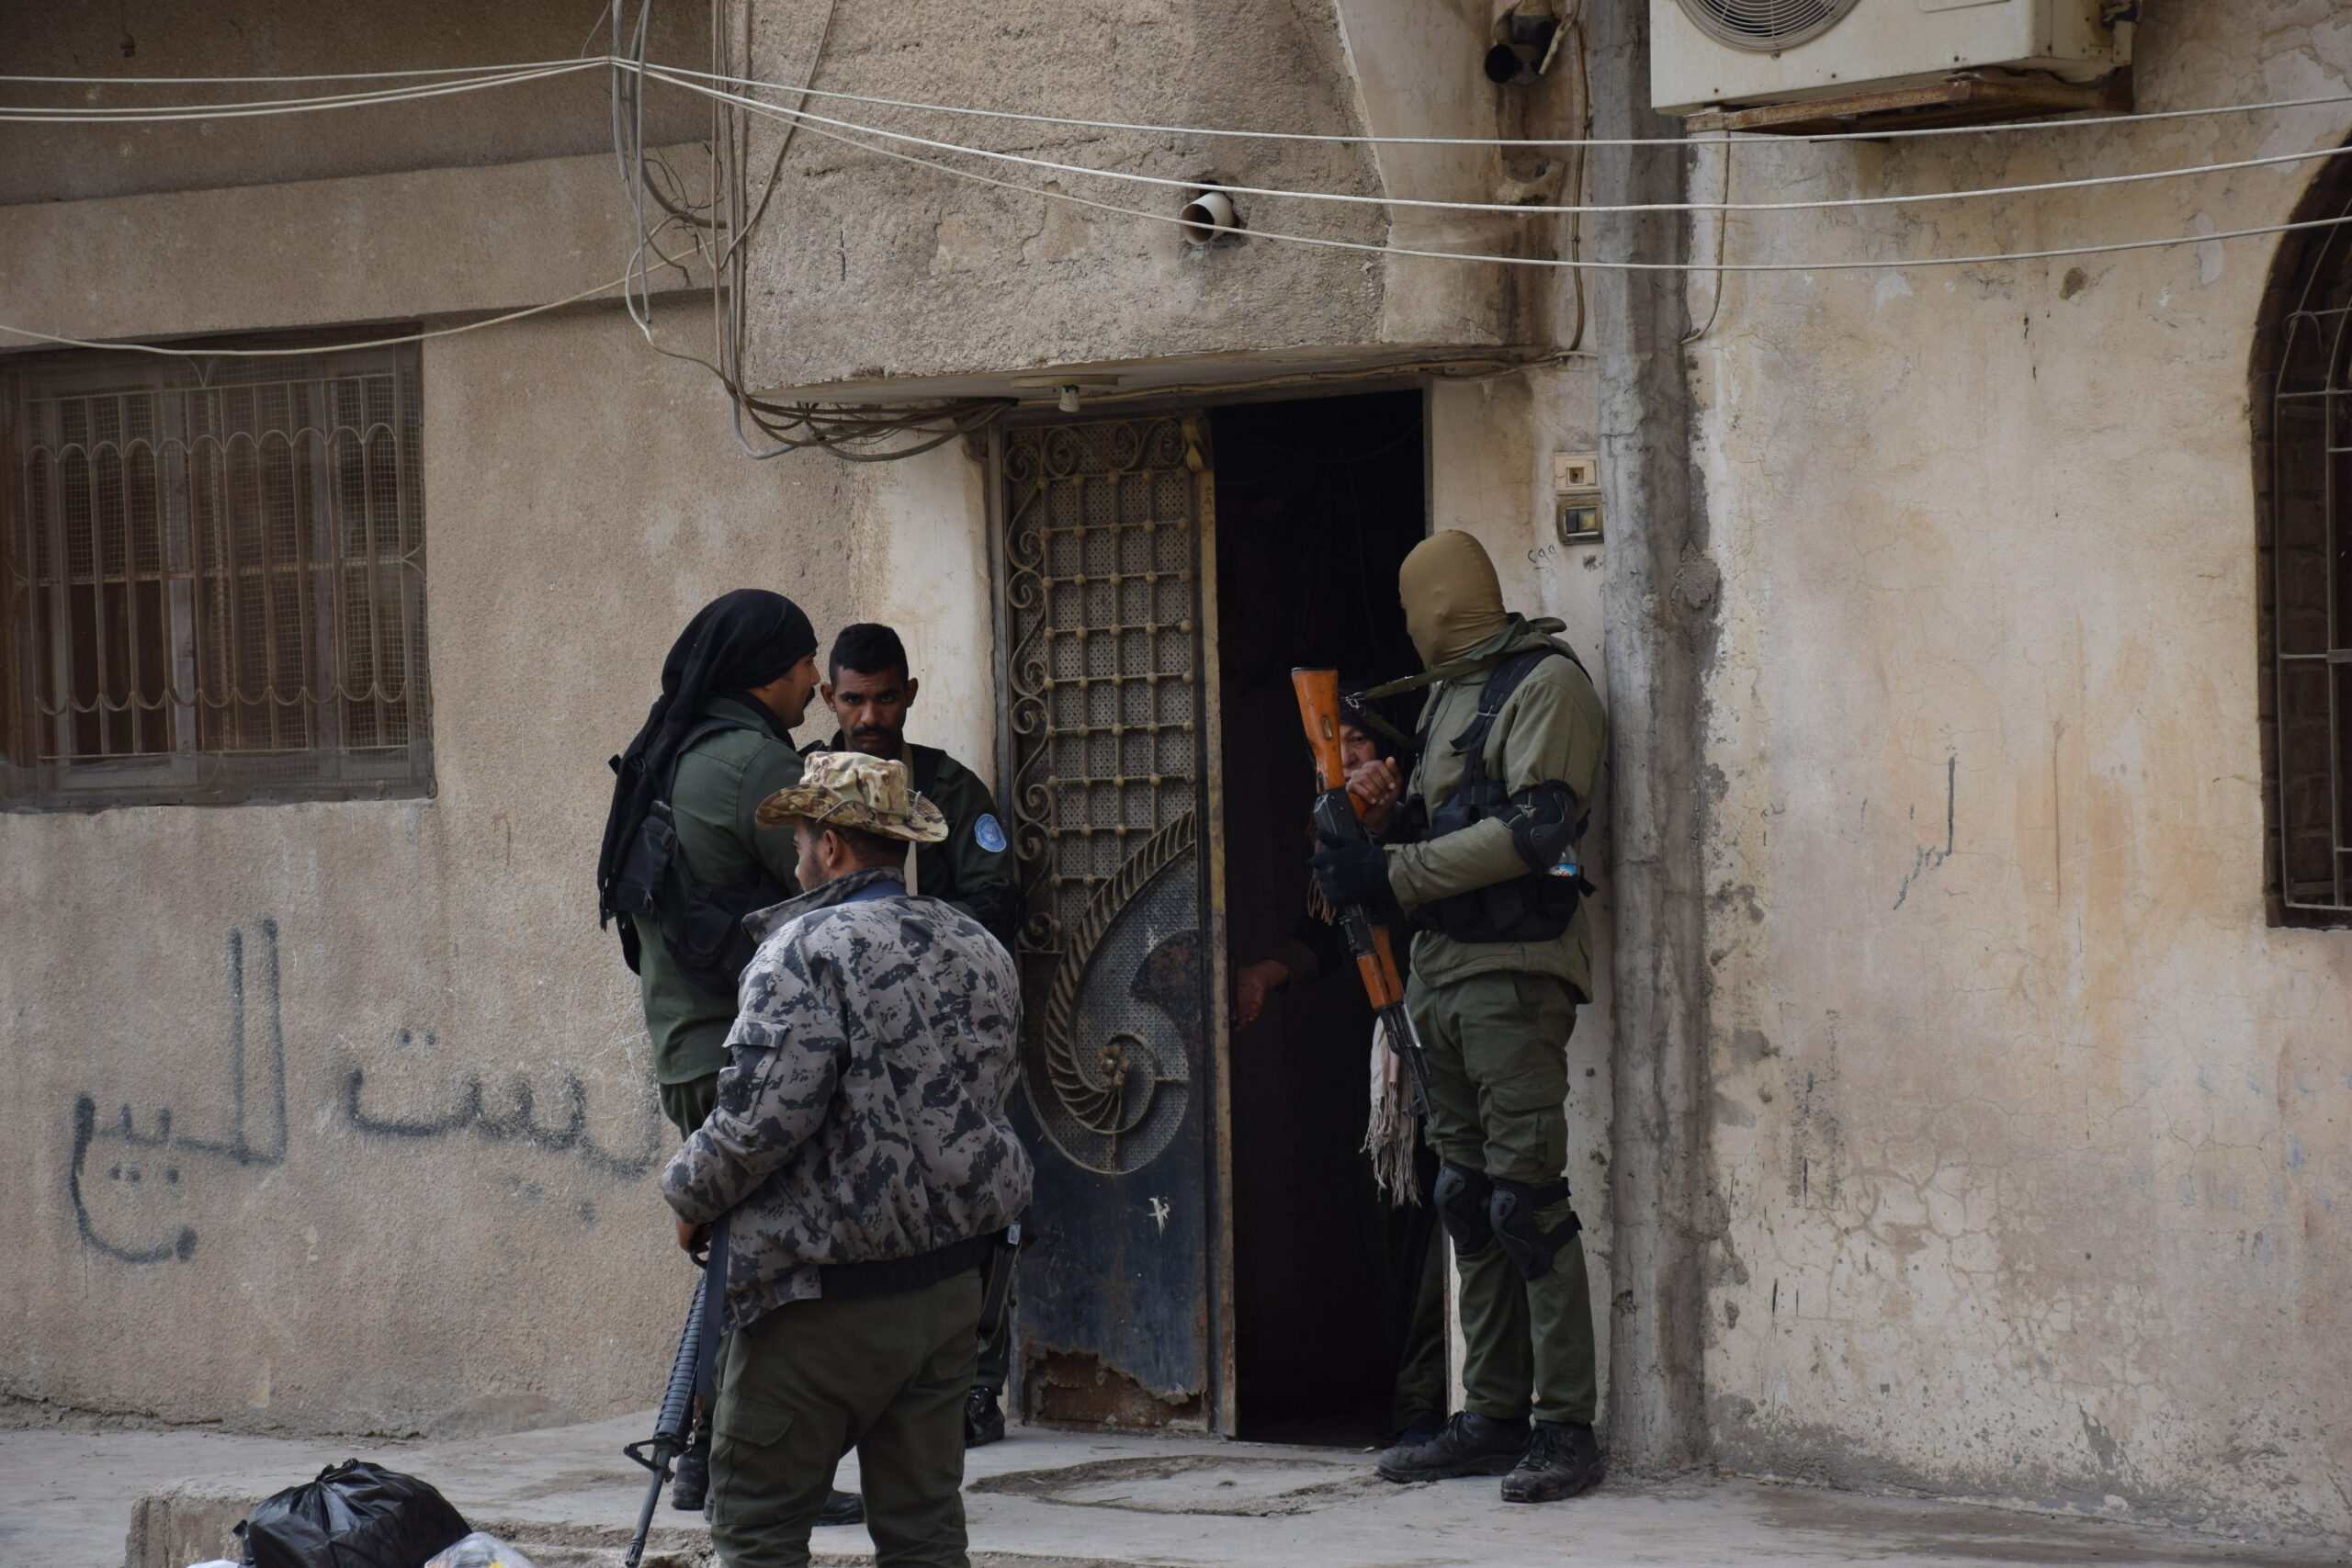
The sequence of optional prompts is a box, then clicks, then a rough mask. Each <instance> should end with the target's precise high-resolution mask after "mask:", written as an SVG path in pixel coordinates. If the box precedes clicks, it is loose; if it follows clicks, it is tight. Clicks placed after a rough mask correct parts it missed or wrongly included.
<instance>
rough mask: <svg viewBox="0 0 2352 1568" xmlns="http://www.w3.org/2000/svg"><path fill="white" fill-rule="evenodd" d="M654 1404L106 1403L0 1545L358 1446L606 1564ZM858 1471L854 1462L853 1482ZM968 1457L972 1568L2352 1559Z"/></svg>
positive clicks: (693, 1538)
mask: <svg viewBox="0 0 2352 1568" xmlns="http://www.w3.org/2000/svg"><path fill="white" fill-rule="evenodd" d="M648 1424H649V1423H648V1421H647V1419H646V1418H644V1417H632V1418H628V1419H623V1420H617V1421H606V1422H599V1423H596V1424H594V1425H590V1426H581V1427H556V1428H551V1429H548V1430H546V1431H539V1432H526V1433H519V1434H516V1435H515V1436H512V1437H504V1438H473V1439H469V1440H465V1441H452V1442H424V1443H381V1442H377V1443H362V1442H356V1441H352V1440H349V1439H344V1440H334V1441H320V1442H311V1441H301V1440H294V1439H288V1438H245V1437H236V1436H232V1435H227V1434H222V1433H217V1432H207V1431H195V1430H187V1429H176V1430H175V1429H161V1430H155V1429H146V1430H142V1429H105V1428H103V1427H94V1426H91V1425H90V1424H86V1423H84V1424H78V1425H64V1426H50V1427H19V1428H13V1429H0V1564H6V1568H124V1565H125V1564H126V1563H128V1564H129V1568H185V1565H186V1564H187V1563H188V1562H194V1561H196V1560H197V1559H198V1558H200V1557H203V1556H205V1555H206V1554H207V1553H208V1552H209V1551H216V1550H219V1543H220V1531H221V1530H222V1529H225V1527H226V1526H227V1525H228V1524H229V1523H232V1522H233V1521H234V1520H235V1519H236V1518H237V1517H240V1515H241V1514H242V1512H243V1507H244V1506H247V1505H248V1504H249V1503H250V1502H251V1501H253V1500H255V1499H257V1498H259V1497H261V1496H263V1495H266V1494H268V1493H270V1492H272V1491H275V1490H277V1489H278V1488H279V1487H282V1486H287V1485H290V1484H293V1483H296V1482H298V1481H301V1480H306V1479H308V1478H309V1477H310V1476H311V1474H313V1473H315V1472H317V1471H318V1470H319V1469H320V1468H321V1467H322V1466H323V1465H326V1464H329V1463H332V1462H334V1461H336V1460H340V1459H344V1458H347V1457H351V1456H353V1455H354V1454H358V1455H361V1456H363V1457H368V1458H377V1459H381V1460H384V1461H387V1462H390V1463H393V1464H396V1465H398V1466H399V1467H400V1468H401V1469H404V1470H409V1471H412V1472H415V1473H417V1474H420V1475H422V1476H424V1478H425V1479H427V1480H429V1481H431V1482H433V1483H435V1485H437V1486H439V1487H440V1488H442V1490H443V1491H445V1492H446V1493H447V1494H448V1495H449V1496H450V1498H451V1499H452V1500H453V1501H454V1502H456V1503H457V1504H458V1506H459V1507H460V1508H461V1509H462V1510H463V1511H464V1512H465V1513H466V1514H467V1516H468V1517H469V1518H471V1519H472V1520H473V1521H474V1522H475V1523H476V1524H478V1525H480V1526H481V1527H483V1528H485V1529H492V1530H495V1531H497V1532H499V1533H502V1534H504V1535H506V1536H507V1537H508V1538H509V1539H511V1540H517V1541H520V1542H524V1543H526V1545H527V1546H528V1548H529V1549H530V1550H531V1551H532V1555H533V1556H534V1558H535V1559H536V1561H537V1562H538V1564H539V1568H601V1565H603V1564H607V1563H616V1562H618V1561H619V1552H618V1551H617V1550H616V1547H617V1545H618V1543H619V1542H621V1541H623V1540H626V1538H627V1534H628V1527H629V1526H630V1525H631V1524H632V1523H633V1522H634V1520H635V1517H636V1508H637V1504H638V1501H639V1498H640V1497H641V1496H642V1495H643V1486H642V1479H643V1474H644V1472H641V1471H639V1470H637V1469H636V1468H635V1467H634V1466H632V1465H630V1464H629V1463H628V1462H627V1461H625V1460H623V1459H622V1458H621V1457H620V1454H619V1448H620V1445H621V1444H622V1443H623V1442H624V1441H627V1440H628V1439H630V1438H636V1437H639V1436H642V1435H643V1433H644V1430H645V1429H646V1427H647V1426H648ZM970 1473H971V1479H970V1481H969V1482H968V1483H967V1494H968V1500H969V1506H970V1516H971V1535H972V1546H973V1552H972V1556H973V1561H974V1563H975V1565H976V1568H1080V1565H1093V1564H1106V1565H1107V1564H1119V1565H1126V1564H1152V1565H1167V1568H1323V1565H1329V1568H1371V1565H1375V1564H1376V1565H1383V1568H1419V1565H1430V1568H1437V1565H1447V1568H1452V1565H1456V1564H1460V1565H1464V1568H1475V1565H1489V1564H1491V1565H1493V1568H1528V1565H1530V1564H1534V1563H1550V1562H1576V1563H1578V1564H1592V1565H1595V1568H1615V1565H1619V1564H1628V1565H1630V1564H1643V1565H1645V1568H1677V1565H1689V1568H1725V1565H1727V1564H1733V1563H1751V1562H1752V1563H1763V1564H1770V1565H1772V1568H1809V1565H1814V1564H1844V1563H1870V1564H1905V1563H1934V1564H1939V1565H1954V1568H1973V1565H1984V1568H1996V1565H1997V1568H2013V1565H2016V1564H2030V1563H2098V1564H2103V1565H2112V1568H2122V1565H2126V1564H2150V1565H2156V1564H2164V1565H2173V1564H2199V1565H2201V1564H2220V1563H2224V1562H2227V1563H2244V1564H2250V1565H2261V1568H2304V1565H2307V1564H2318V1563H2327V1562H2352V1552H2346V1553H2341V1554H2330V1553H2324V1552H2321V1553H2313V1552H2294V1551H2282V1550H2278V1549H2275V1548H2260V1547H2256V1546H2253V1545H2250V1544H2248V1543H2243V1542H2232V1541H2226V1540H2214V1539H2212V1538H2209V1537H2200V1536H2191V1535H2184V1534H2174V1533H2169V1532H2163V1531H2155V1530H2146V1529H2132V1528H2130V1527H2125V1526H2119V1525H2114V1524H2109V1523H2104V1522H2100V1521H2097V1520H2089V1519H2056V1518H2049V1517H2041V1516H2036V1515H2030V1514H2021V1513H2012V1512H2006V1511H2003V1510H1999V1509H1995V1508H1987V1507H1977V1506H1959V1505H1953V1504H1945V1503H1933V1502H1924V1501H1918V1500H1914V1499H1907V1498H1892V1497H1860V1496H1854V1495H1848V1494H1842V1493H1831V1492H1821V1491H1814V1490H1810V1489H1804V1488H1797V1487H1782V1486H1771V1485H1764V1484H1758V1483H1752V1482H1739V1481H1717V1482H1698V1481H1692V1482H1685V1483H1673V1484H1664V1485H1650V1484H1636V1483H1622V1482H1614V1483H1611V1484H1610V1485H1608V1486H1607V1487H1605V1488H1603V1489H1602V1490H1601V1491H1600V1492H1598V1493H1596V1494H1594V1495H1591V1496H1589V1497H1586V1498H1583V1499H1580V1500H1578V1501H1577V1502H1574V1503H1567V1504H1556V1505H1552V1506H1544V1507H1510V1508H1507V1507H1504V1506H1502V1505H1500V1504H1499V1503H1498V1502H1497V1501H1496V1498H1495V1483H1493V1482H1492V1481H1458V1482H1446V1483H1440V1484H1437V1485H1434V1486H1412V1487H1395V1486H1388V1485H1385V1484H1384V1483H1381V1482H1380V1481H1379V1480H1378V1479H1377V1478H1375V1477H1374V1476H1373V1475H1372V1474H1371V1472H1370V1464H1369V1461H1368V1459H1367V1458H1366V1456H1364V1455H1363V1454H1358V1453H1350V1452H1344V1451H1340V1450H1330V1449H1304V1448H1275V1447H1270V1446H1264V1445H1257V1444H1249V1443H1225V1442H1218V1441H1215V1440H1204V1439H1189V1440H1187V1439H1170V1438H1148V1437H1125V1436H1118V1437H1113V1436H1102V1435H1093V1434H1079V1433H1068V1432H1045V1431H1038V1430H1023V1429H1019V1428H1016V1429H1015V1431H1014V1434H1013V1436H1012V1438H1010V1439H1009V1440H1007V1441H1005V1442H1003V1443H999V1444H996V1445H994V1446H992V1447H990V1448H987V1449H983V1450H979V1451H978V1452H977V1453H975V1454H974V1455H973V1456H972V1464H971V1472H970ZM853 1483H854V1465H849V1466H844V1476H843V1484H845V1485H846V1484H853ZM142 1499H143V1501H142ZM134 1513H136V1514H137V1516H138V1522H137V1524H136V1525H135V1526H134V1523H133V1517H134ZM126 1540H128V1544H126ZM816 1545H817V1549H818V1552H819V1561H820V1562H831V1563H840V1564H854V1563H858V1562H870V1561H871V1548H870V1546H869V1545H868V1543H867V1541H866V1539H865V1531H863V1530H862V1529H834V1530H820V1531H819V1532H818V1539H817V1542H816ZM655 1547H656V1553H655V1556H654V1557H653V1558H651V1559H650V1560H649V1568H659V1565H661V1564H667V1565H668V1568H690V1565H691V1564H694V1563H695V1562H699V1561H702V1560H703V1559H704V1557H705V1554H706V1553H707V1540H706V1538H705V1537H703V1535H702V1534H701V1532H700V1531H699V1530H698V1529H695V1528H693V1523H692V1521H689V1520H687V1519H686V1518H685V1517H684V1516H682V1515H678V1514H674V1513H671V1512H670V1511H669V1510H668V1509H667V1508H666V1506H665V1508H664V1509H663V1511H662V1529H661V1532H660V1534H659V1535H658V1536H657V1537H656V1540H655Z"/></svg>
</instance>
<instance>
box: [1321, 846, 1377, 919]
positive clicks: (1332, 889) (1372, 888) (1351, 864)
mask: <svg viewBox="0 0 2352 1568" xmlns="http://www.w3.org/2000/svg"><path fill="white" fill-rule="evenodd" d="M1315 880H1316V881H1317V882H1319V883H1321V884H1322V885H1323V897H1326V898H1329V900H1331V902H1332V903H1334V904H1338V905H1342V906H1344V905H1348V904H1376V903H1379V902H1380V901H1381V900H1382V899H1384V898H1386V897H1388V856H1387V854H1386V853H1385V852H1384V851H1383V850H1382V849H1381V847H1380V846H1379V845H1378V844H1375V843H1372V842H1369V841H1368V840H1361V839H1360V840H1356V841H1355V842H1354V843H1351V844H1340V845H1336V846H1332V845H1327V846H1325V847H1324V848H1322V849H1319V850H1317V851H1316V852H1315Z"/></svg>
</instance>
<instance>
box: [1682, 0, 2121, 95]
mask: <svg viewBox="0 0 2352 1568" xmlns="http://www.w3.org/2000/svg"><path fill="white" fill-rule="evenodd" d="M2124 9H2125V8H2124V7H2121V6H2116V5H2115V4H2114V3H2113V0H2106V3H2105V4H2102V0H1650V102H1651V103H1652V104H1653V105H1655V106H1656V107H1657V108H1659V109H1661V110H1663V111H1665V112H1666V113H1668V114H1685V115H1687V114H1692V113H1696V112H1698V111H1700V110H1702V109H1711V108H1719V107H1743V106H1753V105H1760V104H1779V103H1791V102H1797V101H1802V100H1808V99H1815V98H1833V97H1834V98H1843V97H1852V96H1860V95H1862V94H1867V93H1874V92H1883V91H1886V90H1889V89H1893V88H1899V87H1914V86H1921V85H1928V84H1932V83H1936V82H1941V81H1944V80H1946V79H1948V78H1950V77H1951V76H1953V75H1955V74H1957V73H1963V72H1980V71H2002V72H2041V73H2048V74H2049V75H2052V76H2055V77H2057V78H2059V79H2060V80H2062V81H2066V82H2077V83H2079V82H2091V81H2096V80H2098V78H2100V77H2103V76H2107V75H2109V74H2111V73H2114V72H2115V71H2116V70H2118V69H2119V68H2120V67H2122V66H2125V65H2129V64H2130V63H2131V23H2130V22H2128V21H2120V20H2119V21H2117V22H2115V23H2113V24H2109V23H2108V22H2107V21H2105V20H2104V19H2103V18H2104V17H2105V16H2107V15H2111V14H2115V13H2117V12H2119V11H2123V10H2124Z"/></svg>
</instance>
